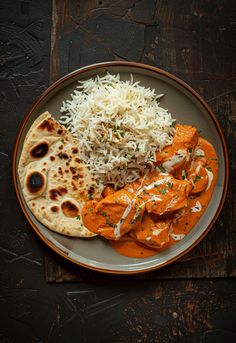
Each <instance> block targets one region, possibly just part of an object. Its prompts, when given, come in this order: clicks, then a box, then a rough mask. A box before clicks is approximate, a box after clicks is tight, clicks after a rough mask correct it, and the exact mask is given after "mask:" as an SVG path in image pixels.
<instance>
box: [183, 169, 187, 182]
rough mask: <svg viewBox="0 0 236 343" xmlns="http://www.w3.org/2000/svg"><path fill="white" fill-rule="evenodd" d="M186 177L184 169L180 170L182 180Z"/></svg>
mask: <svg viewBox="0 0 236 343" xmlns="http://www.w3.org/2000/svg"><path fill="white" fill-rule="evenodd" d="M186 178H187V174H186V171H185V170H184V169H183V170H182V180H185V179H186Z"/></svg>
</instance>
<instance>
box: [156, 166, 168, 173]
mask: <svg viewBox="0 0 236 343" xmlns="http://www.w3.org/2000/svg"><path fill="white" fill-rule="evenodd" d="M157 167H158V168H159V169H160V171H161V172H162V173H166V170H165V168H164V167H163V165H162V164H160V165H159V166H157Z"/></svg>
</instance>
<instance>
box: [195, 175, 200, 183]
mask: <svg viewBox="0 0 236 343" xmlns="http://www.w3.org/2000/svg"><path fill="white" fill-rule="evenodd" d="M200 179H201V176H200V175H196V177H195V179H194V180H193V183H196V182H197V181H198V180H200Z"/></svg>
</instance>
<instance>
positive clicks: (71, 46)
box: [45, 0, 236, 282]
mask: <svg viewBox="0 0 236 343" xmlns="http://www.w3.org/2000/svg"><path fill="white" fill-rule="evenodd" d="M233 7H234V1H225V2H224V3H222V2H221V1H208V2H203V1H200V2H196V1H193V0H192V1H188V2H180V1H164V0H162V1H152V0H148V1H144V0H139V1H135V0H133V1H131V0H130V1H85V2H84V1H59V0H58V1H56V0H54V1H53V9H52V13H53V14H52V23H53V30H52V42H51V44H52V47H53V48H52V50H51V73H50V74H51V80H52V81H53V80H56V79H57V78H59V77H61V76H62V75H64V74H66V73H68V72H70V71H72V70H74V69H77V68H78V67H81V66H84V65H86V64H90V63H96V62H102V61H107V60H133V61H139V62H144V63H147V64H151V65H155V66H157V67H160V68H163V69H164V70H167V71H169V72H171V73H173V74H174V75H176V76H178V77H180V78H182V79H183V80H184V81H186V82H187V83H188V84H189V85H190V86H192V87H193V88H194V89H195V90H196V91H197V92H199V94H200V95H201V96H202V97H203V98H204V99H205V100H206V101H207V102H208V104H209V105H210V107H211V108H212V109H213V111H214V113H215V114H216V116H217V118H218V120H219V121H220V123H221V125H222V128H223V131H224V133H225V136H226V139H227V142H228V145H229V152H230V155H231V170H232V175H233V173H234V172H235V167H236V164H235V162H236V160H235V153H233V151H234V150H233V145H234V146H235V143H234V142H235V137H234V132H235V126H236V113H235V109H236V86H235V82H236V77H235V69H234V68H235V65H234V61H233V59H234V53H235V42H234V39H233V37H234V36H235V29H236V27H235V17H234V13H233V11H232V8H233ZM222 14H223V15H222ZM124 37H125V39H124ZM235 191H236V183H235V180H234V179H233V178H232V180H231V184H230V187H229V194H228V197H227V201H226V204H225V206H224V209H223V211H222V213H221V215H220V218H219V219H218V221H217V223H216V224H215V226H214V228H213V229H212V230H211V232H210V233H209V234H208V236H207V237H206V238H205V239H204V240H203V241H202V242H201V243H200V244H199V245H198V246H197V247H196V248H195V249H194V250H193V251H191V252H190V253H189V254H187V255H186V256H185V257H183V258H181V259H179V260H178V261H177V262H176V263H174V264H173V265H171V266H168V267H166V268H165V269H163V270H160V271H156V272H151V273H149V274H144V275H142V276H138V278H154V279H156V278H157V279H159V278H167V279H168V278H185V277H187V278H200V277H224V276H228V277H234V276H236V222H235V214H234V213H235V209H236V202H235V197H233V194H234V192H235ZM45 267H46V279H47V280H48V281H50V282H53V281H55V282H62V281H78V280H83V279H84V278H87V277H89V278H91V279H93V275H95V274H96V273H95V274H94V273H93V272H90V271H86V270H84V269H83V268H80V267H77V266H73V265H70V263H68V262H62V261H61V259H60V258H59V257H57V256H53V258H52V257H51V255H50V257H47V258H46V259H45ZM94 278H97V276H94ZM108 278H110V277H108Z"/></svg>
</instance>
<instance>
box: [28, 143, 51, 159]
mask: <svg viewBox="0 0 236 343" xmlns="http://www.w3.org/2000/svg"><path fill="white" fill-rule="evenodd" d="M48 150H49V144H48V143H47V142H41V143H38V144H36V145H35V146H33V147H32V149H31V150H30V155H31V157H33V158H42V157H44V156H46V155H47V153H48Z"/></svg>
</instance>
